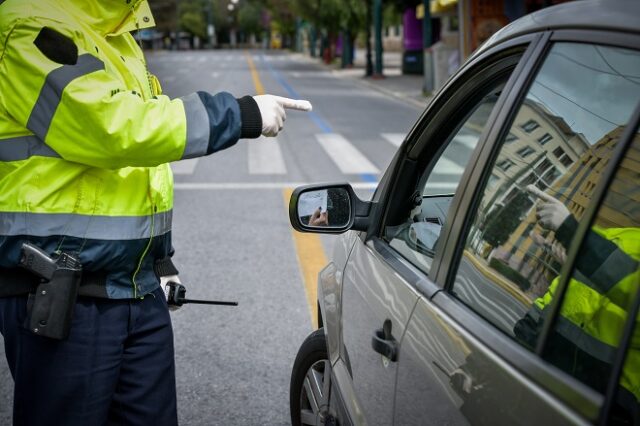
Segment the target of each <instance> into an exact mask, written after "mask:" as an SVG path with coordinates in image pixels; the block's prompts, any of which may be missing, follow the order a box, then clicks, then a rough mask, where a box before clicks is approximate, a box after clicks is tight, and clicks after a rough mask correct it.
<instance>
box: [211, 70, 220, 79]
mask: <svg viewBox="0 0 640 426" xmlns="http://www.w3.org/2000/svg"><path fill="white" fill-rule="evenodd" d="M219 75H220V73H219V72H218V71H214V72H212V73H211V77H213V78H218V76H219Z"/></svg>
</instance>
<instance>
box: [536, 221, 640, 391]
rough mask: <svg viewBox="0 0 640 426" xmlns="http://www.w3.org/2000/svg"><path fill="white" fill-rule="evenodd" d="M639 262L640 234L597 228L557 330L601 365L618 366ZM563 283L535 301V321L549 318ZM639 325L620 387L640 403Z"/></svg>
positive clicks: (579, 264)
mask: <svg viewBox="0 0 640 426" xmlns="http://www.w3.org/2000/svg"><path fill="white" fill-rule="evenodd" d="M639 260H640V229H638V228H600V227H597V226H596V227H594V228H593V232H592V233H591V234H590V235H589V236H588V237H587V240H586V241H585V243H584V244H583V248H582V249H581V251H580V253H579V259H578V260H577V261H576V268H575V271H574V273H573V277H572V278H571V279H570V281H569V284H568V287H567V291H566V293H565V296H564V299H563V301H562V307H561V309H560V317H559V318H558V321H557V324H556V330H557V332H558V333H559V334H561V335H562V336H564V337H565V338H566V339H567V340H569V341H570V342H572V343H573V344H575V345H576V347H578V348H579V349H581V350H582V351H584V352H585V353H588V354H589V355H590V356H592V357H593V358H595V359H597V360H599V361H600V362H602V363H605V364H612V363H613V362H614V357H615V353H616V351H617V347H618V345H619V344H620V339H621V338H622V332H623V330H624V326H625V324H626V322H627V321H628V319H629V318H628V311H629V309H630V307H631V304H632V303H633V300H634V298H635V297H636V295H637V294H638V289H639V288H640V268H639V264H638V261H639ZM558 282H559V278H557V277H556V278H555V279H554V281H553V282H552V283H551V285H550V286H549V289H548V290H547V292H546V293H545V294H544V295H543V296H542V297H540V298H538V299H536V300H535V304H534V311H537V312H538V313H537V314H534V315H536V316H539V315H542V316H545V314H546V312H545V311H546V309H547V308H548V307H549V306H550V305H551V302H552V300H553V298H554V295H555V292H556V290H557V285H558ZM635 323H636V324H635V329H634V333H633V336H632V339H631V345H630V348H629V350H628V351H627V357H626V362H625V365H624V368H623V371H622V377H621V378H620V385H621V386H623V387H624V388H625V389H627V390H628V391H630V392H631V393H632V394H633V395H634V396H635V398H636V400H638V401H640V318H636V319H635ZM594 374H595V373H594Z"/></svg>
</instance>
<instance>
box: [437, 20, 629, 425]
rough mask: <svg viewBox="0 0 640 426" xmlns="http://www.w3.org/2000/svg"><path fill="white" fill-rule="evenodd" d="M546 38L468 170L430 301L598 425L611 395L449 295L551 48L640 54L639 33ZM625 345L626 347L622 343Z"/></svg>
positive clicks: (565, 33)
mask: <svg viewBox="0 0 640 426" xmlns="http://www.w3.org/2000/svg"><path fill="white" fill-rule="evenodd" d="M545 34H546V35H547V36H546V37H545V41H544V45H542V46H538V47H540V48H541V49H540V52H539V53H540V54H539V55H538V56H537V57H536V58H533V59H534V61H535V66H531V67H528V68H527V72H526V73H524V74H522V75H519V76H518V78H519V80H520V81H519V84H518V85H517V88H518V90H516V91H514V92H512V93H509V95H508V99H507V100H505V105H504V106H505V107H504V108H503V109H501V110H500V111H499V113H498V116H497V117H496V119H495V120H494V121H493V123H492V127H491V129H489V131H488V134H487V137H485V138H481V141H480V142H481V143H482V146H481V149H480V150H477V153H478V156H477V158H476V162H475V163H474V165H473V168H472V170H468V171H469V173H468V176H467V181H466V182H467V183H468V185H466V186H465V187H464V191H463V193H462V194H460V197H457V199H456V200H455V201H454V203H453V204H452V209H453V208H455V209H456V210H455V213H454V215H453V216H452V217H453V221H452V222H451V223H450V228H449V229H448V230H447V233H446V237H447V241H446V243H445V245H444V247H443V249H442V250H441V252H440V253H441V257H440V259H439V260H440V262H439V263H438V270H437V271H436V272H435V276H433V280H434V281H435V282H436V283H438V285H439V286H440V287H441V288H443V290H444V291H442V292H438V295H437V297H432V300H431V302H432V303H433V304H434V305H435V306H437V307H438V309H440V310H441V311H442V312H443V313H444V314H445V317H449V318H450V319H452V323H455V324H456V326H457V327H460V328H461V329H464V330H466V332H468V333H470V334H471V335H473V336H475V337H476V338H477V339H478V340H480V341H481V342H482V343H483V344H484V345H486V346H487V347H489V348H491V349H490V350H491V351H492V352H493V354H494V355H495V356H498V357H500V358H502V359H503V360H508V363H509V364H510V365H511V366H512V367H513V368H515V369H516V370H517V371H518V372H519V373H520V374H524V375H525V376H526V377H527V378H528V379H529V380H530V381H531V383H532V384H535V385H537V386H539V388H540V390H541V391H546V392H548V393H550V394H551V395H552V397H553V398H555V399H556V400H557V401H562V403H563V404H564V406H565V407H567V408H568V409H569V410H571V411H572V412H573V413H577V414H578V415H579V416H581V417H582V418H583V419H588V420H589V421H593V422H596V421H602V419H605V418H606V412H604V411H606V410H607V408H606V407H605V401H610V398H609V396H608V394H607V395H601V394H599V393H597V392H596V391H594V390H592V389H591V388H589V387H588V386H586V385H584V384H583V383H582V382H580V381H579V380H577V379H575V378H573V377H572V376H570V375H568V374H566V373H564V372H563V371H561V370H559V369H557V368H555V367H554V366H552V365H550V364H549V363H547V362H545V361H544V360H542V359H541V358H540V356H539V354H538V353H534V352H530V351H528V350H526V349H525V348H523V347H521V346H520V345H518V344H517V343H516V342H514V341H513V340H512V339H510V338H508V337H507V336H506V335H504V334H503V333H502V332H500V331H499V330H498V329H497V328H496V327H494V326H493V325H492V324H490V323H489V322H487V321H486V320H484V319H483V318H482V317H480V316H479V315H478V314H477V313H475V312H473V311H471V310H470V309H469V308H468V307H467V306H465V305H464V304H463V303H462V302H460V301H459V300H457V299H455V298H454V297H452V296H451V294H450V293H449V291H450V290H451V288H452V286H453V281H454V279H455V273H456V271H457V266H458V262H459V260H460V258H461V253H462V249H463V247H464V242H465V237H466V231H467V229H468V227H469V226H470V222H471V220H472V219H473V215H472V211H473V208H474V206H477V203H478V201H479V200H480V198H481V195H482V194H480V193H479V189H482V188H483V185H484V183H485V182H486V180H487V179H488V174H489V173H490V172H491V167H488V166H489V165H492V164H493V162H494V160H495V158H496V156H497V154H498V151H499V150H500V148H501V146H502V140H503V138H504V137H505V136H506V133H507V132H508V131H509V130H510V127H511V123H512V122H513V119H514V118H515V115H516V113H517V110H516V108H514V106H517V105H520V104H521V103H522V100H523V99H524V97H525V96H526V94H527V92H528V90H529V87H530V85H531V82H532V81H533V79H534V78H535V77H536V74H537V71H538V70H539V68H540V66H541V65H542V64H543V63H544V61H545V59H546V57H547V53H548V51H549V49H550V48H551V46H552V45H553V44H554V43H555V42H577V43H595V44H600V45H609V46H614V47H621V48H624V47H627V48H633V49H634V50H636V51H640V36H638V35H635V34H622V33H615V32H610V31H587V30H574V29H570V30H554V31H552V32H551V31H550V32H547V33H545ZM639 109H640V106H638V107H637V109H636V111H634V112H633V114H632V115H631V117H630V120H629V122H628V123H627V126H626V128H625V136H626V138H627V139H624V138H623V139H621V141H620V145H621V146H625V147H626V145H628V144H629V142H630V138H631V135H632V133H631V131H630V130H629V129H632V128H633V127H634V126H636V127H635V128H637V120H638V114H639ZM634 120H636V121H634ZM621 149H622V148H621ZM611 163H612V164H610V165H609V166H608V169H607V173H608V175H605V176H603V178H602V179H601V182H599V184H598V186H597V187H596V192H595V193H594V195H596V196H597V194H602V193H604V191H605V190H606V188H607V187H608V183H609V182H608V181H607V179H606V178H607V176H611V175H612V174H613V173H614V171H615V165H616V161H612V162H611ZM596 201H599V200H596V199H595V198H594V200H592V202H591V204H590V209H589V210H587V212H585V218H589V220H587V221H584V222H585V223H586V224H584V226H583V227H582V228H581V229H582V234H580V233H579V234H578V235H577V238H576V239H575V240H576V241H574V242H573V243H572V248H571V250H569V252H568V253H567V262H566V263H565V266H564V268H563V270H562V272H561V276H564V277H567V276H569V275H570V273H571V269H570V268H571V266H572V264H573V261H574V260H575V256H576V254H577V251H578V248H579V246H580V244H581V243H582V237H584V234H585V233H586V230H587V228H588V223H590V219H591V218H592V217H593V215H595V213H596V212H597V208H598V207H599V202H596ZM459 212H464V213H465V214H458V213H459ZM589 212H591V216H586V215H587V214H588V213H589ZM434 264H435V262H434ZM430 276H431V274H430ZM565 280H567V279H565ZM434 296H435V295H434ZM560 303H561V298H558V300H557V301H556V305H557V306H556V309H555V312H554V314H557V311H558V310H559V307H560ZM636 308H637V307H636ZM622 343H623V344H624V342H622ZM539 350H540V351H541V350H542V349H540V348H539ZM625 350H626V347H623V346H621V347H620V349H619V351H618V352H619V353H624V352H625ZM620 362H622V361H620V360H618V363H620Z"/></svg>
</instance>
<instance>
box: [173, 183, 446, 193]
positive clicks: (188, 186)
mask: <svg viewBox="0 0 640 426" xmlns="http://www.w3.org/2000/svg"><path fill="white" fill-rule="evenodd" d="M310 183H311V182H233V183H229V182H199V183H198V182H191V183H189V182H184V183H176V184H174V186H173V187H174V189H177V190H187V191H189V190H193V191H196V190H236V189H237V190H241V189H253V190H255V189H280V190H282V189H285V188H297V187H298V186H303V185H309V184H310ZM377 186H378V183H377V182H351V187H352V188H353V189H376V188H377ZM450 186H451V184H449V186H446V188H449V187H450ZM434 187H438V186H437V185H434Z"/></svg>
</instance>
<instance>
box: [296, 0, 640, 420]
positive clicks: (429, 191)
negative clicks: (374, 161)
mask: <svg viewBox="0 0 640 426" xmlns="http://www.w3.org/2000/svg"><path fill="white" fill-rule="evenodd" d="M639 23H640V3H638V2H625V1H601V2H592V1H580V2H575V3H568V4H562V5H559V6H555V7H551V8H547V9H544V10H542V11H539V12H537V13H535V14H532V15H529V16H526V17H524V18H522V19H520V20H518V21H516V22H514V23H512V24H511V25H509V26H507V27H505V28H504V29H502V30H501V31H499V32H498V33H496V34H495V35H494V36H493V37H492V38H491V39H490V40H488V42H487V43H485V44H484V45H483V46H482V47H481V48H480V49H479V50H478V51H477V52H476V53H475V54H474V55H473V56H472V57H471V58H470V59H469V60H468V61H467V62H466V63H465V64H464V65H463V66H462V67H461V69H460V70H459V71H458V72H457V73H456V74H455V75H454V76H453V77H452V78H451V79H450V80H449V81H448V82H447V84H446V85H445V86H444V87H443V88H442V90H440V91H439V92H438V94H437V95H436V96H435V98H434V99H433V101H432V102H431V103H430V105H429V106H428V108H427V109H426V110H425V111H424V113H423V114H422V116H421V117H420V119H419V120H418V122H417V123H416V124H415V126H414V127H413V129H412V130H411V131H410V132H409V134H408V136H407V138H406V140H405V141H404V143H403V144H402V146H401V147H400V149H399V150H398V152H397V154H396V155H395V157H394V159H393V161H392V163H391V165H390V166H389V168H388V169H387V171H386V172H385V174H384V176H383V177H382V179H381V181H380V184H379V186H378V188H377V190H376V192H375V193H374V195H373V198H372V200H371V201H366V202H365V201H361V200H360V199H359V198H358V197H357V196H356V194H355V193H354V191H353V189H352V188H351V186H350V185H349V184H346V183H344V184H333V185H310V186H305V187H301V188H297V189H296V190H295V191H294V193H293V196H292V198H291V203H290V219H291V223H292V225H293V226H294V228H296V229H297V230H299V231H302V232H316V233H345V235H344V236H343V237H341V239H340V240H339V242H338V244H337V245H336V247H335V251H334V254H333V258H332V260H331V262H330V263H329V264H328V265H327V266H326V268H324V269H323V270H322V271H321V273H320V275H319V280H318V305H319V308H320V309H319V325H320V328H319V329H318V330H317V331H315V332H313V333H312V334H311V335H310V336H309V337H308V338H307V339H306V340H305V342H304V343H302V346H301V348H300V351H299V353H298V356H297V359H296V361H295V364H294V367H293V371H292V377H291V418H292V423H293V424H294V425H300V424H308V425H320V424H339V425H348V424H358V425H360V424H380V425H390V424H397V425H406V424H408V425H418V424H420V425H423V424H436V425H440V424H480V425H482V424H486V425H500V424H505V425H514V424H532V425H533V424H535V425H557V424H595V423H597V424H616V425H633V424H636V425H637V424H640V411H639V405H638V401H639V399H640V327H638V321H639V315H638V309H639V305H640V296H639V292H638V288H639V287H640V269H639V267H638V260H639V259H640V134H639V133H638V125H639V121H640V25H639ZM318 199H329V200H330V202H327V203H326V205H327V206H328V208H327V211H326V216H327V217H328V220H323V221H315V220H312V217H310V215H309V214H308V212H307V213H304V212H302V211H301V210H299V208H301V206H303V205H308V204H309V203H308V200H314V201H315V200H318Z"/></svg>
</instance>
